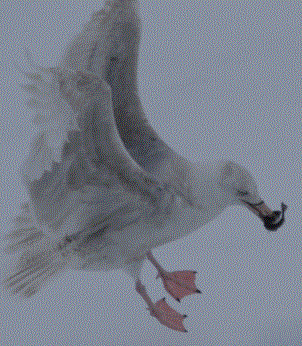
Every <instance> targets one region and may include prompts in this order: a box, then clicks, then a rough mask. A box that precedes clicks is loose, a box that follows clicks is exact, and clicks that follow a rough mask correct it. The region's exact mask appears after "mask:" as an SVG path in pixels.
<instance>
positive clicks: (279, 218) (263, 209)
mask: <svg viewBox="0 0 302 346" xmlns="http://www.w3.org/2000/svg"><path fill="white" fill-rule="evenodd" d="M241 201H242V202H243V204H244V205H245V206H246V207H247V208H248V209H249V210H250V211H251V212H253V213H254V214H256V215H257V216H258V217H259V218H260V219H261V220H262V222H263V223H264V227H265V228H266V229H268V230H269V231H276V230H277V229H278V228H279V227H280V226H281V225H282V224H283V222H284V220H285V218H284V213H285V210H286V209H287V205H285V204H284V203H281V211H280V210H275V211H272V210H271V209H270V208H269V207H268V206H267V205H266V204H265V203H264V201H260V202H259V203H249V202H247V201H245V200H243V199H242V200H241Z"/></svg>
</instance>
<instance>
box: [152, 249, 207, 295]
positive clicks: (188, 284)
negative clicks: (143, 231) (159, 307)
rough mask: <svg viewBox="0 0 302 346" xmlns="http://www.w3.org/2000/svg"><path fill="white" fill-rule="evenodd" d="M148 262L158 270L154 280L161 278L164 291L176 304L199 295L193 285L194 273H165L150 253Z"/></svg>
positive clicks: (187, 271) (184, 271)
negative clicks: (191, 296) (187, 297)
mask: <svg viewBox="0 0 302 346" xmlns="http://www.w3.org/2000/svg"><path fill="white" fill-rule="evenodd" d="M147 258H148V260H149V261H150V262H151V263H152V264H153V265H154V267H155V268H156V269H157V270H158V275H157V277H156V278H161V279H162V281H163V284H164V287H165V289H166V291H167V292H168V293H169V294H170V295H171V296H172V297H173V298H174V299H175V300H177V301H178V302H180V299H182V298H183V297H185V296H188V295H190V294H193V293H201V292H200V291H199V290H198V289H197V287H196V285H195V274H196V272H195V271H191V270H183V271H175V272H172V273H170V272H167V271H166V270H165V269H164V268H163V267H162V266H161V265H160V264H159V263H158V262H157V261H156V259H155V258H154V257H153V255H152V253H151V251H149V252H148V253H147Z"/></svg>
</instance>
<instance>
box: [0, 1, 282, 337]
mask: <svg viewBox="0 0 302 346" xmlns="http://www.w3.org/2000/svg"><path fill="white" fill-rule="evenodd" d="M140 31H141V24H140V18H139V9H138V2H137V1H134V0H112V1H107V2H106V3H105V5H104V8H103V9H102V10H100V11H98V12H96V13H94V14H93V16H92V18H91V20H90V21H89V22H88V23H87V24H86V25H85V26H84V28H83V30H82V31H81V32H80V33H79V34H78V35H77V36H76V37H75V39H74V40H73V41H72V43H71V44H70V46H69V48H68V49H67V50H66V52H65V54H64V55H63V57H62V59H61V61H60V63H59V64H58V65H57V66H55V67H48V68H46V67H41V66H38V65H36V64H34V63H32V67H33V68H34V71H31V72H24V71H23V73H24V74H25V76H26V78H27V79H28V83H27V84H25V85H23V86H22V88H23V89H24V90H25V91H26V93H27V95H28V100H27V105H28V107H29V108H30V109H31V110H32V111H33V115H34V119H33V123H34V124H35V126H37V128H38V130H39V133H38V135H37V136H36V137H35V138H34V140H33V141H32V143H31V147H30V151H29V154H28V156H27V158H26V160H25V162H24V163H23V165H22V169H21V173H22V178H23V181H24V184H25V186H26V188H27V191H28V195H29V200H28V201H27V202H25V203H23V204H22V205H21V212H20V214H19V215H18V216H17V217H16V218H15V220H14V228H13V229H12V231H11V232H10V233H9V234H8V235H7V240H8V244H7V251H11V252H16V253H18V254H19V257H18V259H17V262H16V263H10V262H9V263H8V264H9V266H8V273H7V275H6V277H5V278H4V280H3V284H4V286H5V288H7V289H8V290H9V291H10V292H11V293H12V294H17V295H20V296H23V297H30V296H32V295H34V294H35V293H36V292H37V291H38V290H39V289H40V288H41V287H43V286H44V285H45V283H46V282H48V281H49V280H50V279H51V278H54V277H55V276H56V275H58V274H59V273H61V272H62V271H63V270H67V269H77V270H100V271H104V270H112V269H117V268H119V269H124V270H125V271H126V272H127V273H128V274H130V275H131V276H132V277H133V278H134V280H135V283H136V284H135V288H136V291H137V292H138V294H139V295H140V296H141V297H142V298H143V300H144V301H145V303H146V304H147V306H148V310H149V311H150V314H151V316H154V317H155V318H157V320H158V321H159V322H160V323H161V324H163V325H165V326H166V327H168V328H171V329H173V330H176V331H180V332H186V331H187V330H186V328H185V327H184V324H183V320H184V318H185V317H186V315H182V314H180V313H179V312H177V311H176V310H174V309H173V308H172V307H170V306H169V305H168V303H167V302H166V301H165V299H164V298H163V299H160V300H159V301H157V302H156V303H154V302H152V300H151V298H150V297H149V295H148V293H147V290H146V287H145V286H144V285H143V283H142V282H141V280H140V272H141V268H142V264H143V262H144V260H145V259H146V258H147V259H148V260H149V261H150V262H151V263H152V264H153V265H154V266H155V268H156V269H157V271H158V277H159V278H161V280H162V282H163V285H164V287H165V289H166V291H167V292H168V293H169V294H170V295H171V296H172V297H173V298H174V299H175V300H177V301H180V300H181V299H183V298H184V297H186V296H190V295H192V294H194V293H200V291H199V290H198V289H197V287H196V285H195V279H196V272H195V271H192V270H180V271H175V272H169V271H167V270H165V269H164V268H163V267H162V266H161V265H160V264H159V262H158V261H157V260H156V259H155V258H154V256H153V254H152V252H151V250H152V249H154V248H156V247H158V246H161V245H164V244H166V243H169V242H172V241H174V240H176V239H180V238H183V237H185V236H186V235H188V234H190V233H191V232H195V231H198V230H199V229H200V228H201V227H202V226H203V225H205V224H206V223H208V222H210V221H211V220H213V219H214V218H215V217H216V216H218V215H220V214H221V213H222V212H223V210H225V208H227V207H229V206H232V205H241V206H244V207H246V208H248V209H249V210H250V211H251V212H252V213H254V214H255V215H256V216H257V217H258V218H259V219H260V220H261V221H262V222H263V223H264V227H265V228H266V229H268V230H270V231H275V230H277V229H278V228H279V227H280V226H281V225H282V224H283V222H284V212H285V210H286V205H285V204H283V203H282V204H281V211H273V210H271V209H270V208H269V207H268V206H266V204H265V203H264V201H263V200H262V198H261V197H260V196H259V194H258V191H257V184H256V182H255V179H254V178H253V177H252V176H251V174H250V173H249V172H248V171H247V170H246V169H245V168H243V167H242V166H240V165H238V164H237V163H235V162H233V161H230V160H221V161H216V162H208V161H206V160H205V161H204V162H198V163H194V162H191V161H189V160H188V159H186V158H184V157H182V156H180V155H179V154H177V153H176V152H175V151H174V150H173V149H172V148H170V147H169V146H168V145H167V144H166V143H165V142H164V141H163V140H162V139H161V138H160V137H159V136H158V134H157V133H156V131H155V130H154V129H153V128H152V126H151V125H150V123H149V122H148V120H147V118H146V116H145V112H144V110H143V106H142V104H141V101H140V98H139V93H138V86H137V62H138V49H139V40H140Z"/></svg>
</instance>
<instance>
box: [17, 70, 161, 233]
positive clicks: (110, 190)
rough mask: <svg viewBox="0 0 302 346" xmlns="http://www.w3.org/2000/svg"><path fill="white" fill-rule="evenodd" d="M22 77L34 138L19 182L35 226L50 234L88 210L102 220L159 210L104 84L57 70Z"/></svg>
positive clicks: (152, 182)
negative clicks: (136, 208) (93, 208)
mask: <svg viewBox="0 0 302 346" xmlns="http://www.w3.org/2000/svg"><path fill="white" fill-rule="evenodd" d="M27 77H28V78H29V79H30V80H31V83H30V84H27V85H25V86H23V88H24V89H25V90H26V91H27V92H28V93H29V94H30V95H31V96H30V97H31V98H30V99H29V101H28V104H29V106H30V107H31V108H33V109H34V111H35V113H36V117H35V123H36V124H37V126H38V128H39V129H40V133H39V134H38V136H37V137H36V138H35V140H34V141H33V143H32V146H31V150H30V154H29V156H28V158H27V160H26V162H25V163H24V165H23V168H22V176H23V179H24V182H25V184H26V186H27V188H28V191H29V194H30V203H31V208H32V210H33V212H34V214H35V218H36V219H37V221H38V222H39V224H42V225H45V227H46V228H47V229H50V230H56V231H57V230H59V229H61V228H62V225H63V224H64V222H66V220H67V219H68V217H69V216H70V215H72V214H76V211H77V210H80V209H81V210H83V206H84V205H85V208H84V210H86V212H87V210H90V209H89V208H90V207H88V209H87V208H86V207H87V205H89V204H90V205H93V204H94V205H96V204H97V205H98V212H100V210H101V211H102V213H105V214H106V213H107V214H108V213H112V211H114V210H117V209H119V208H120V206H121V205H123V206H125V205H128V209H129V205H132V206H133V205H134V204H135V205H141V206H145V205H146V204H148V205H149V207H150V208H154V207H155V206H156V205H158V203H159V201H160V199H161V196H162V189H161V186H160V185H159V183H158V182H157V181H156V179H154V178H153V177H152V176H150V174H149V173H148V172H146V171H145V170H144V169H143V168H142V167H141V166H140V165H139V164H137V162H136V161H135V160H134V159H133V158H132V157H131V155H130V154H129V153H128V152H127V150H126V149H125V147H124V145H123V142H122V141H121V139H120V136H119V134H118V131H117V129H116V126H115V120H114V114H113V106H112V96H111V89H110V87H109V86H108V84H107V83H106V82H105V81H103V80H102V79H101V78H99V77H98V76H96V75H94V74H92V73H90V72H80V71H78V72H74V71H72V70H67V69H65V70H63V69H60V68H52V69H42V68H41V69H40V71H39V73H34V74H27ZM110 201H111V202H110ZM130 209H131V208H130Z"/></svg>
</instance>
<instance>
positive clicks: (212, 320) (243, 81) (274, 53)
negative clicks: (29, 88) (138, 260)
mask: <svg viewBox="0 0 302 346" xmlns="http://www.w3.org/2000/svg"><path fill="white" fill-rule="evenodd" d="M101 6H102V2H99V1H96V0H95V1H92V0H90V1H89V0H85V1H40V0H39V1H36V0H34V1H16V0H13V1H12V0H2V1H1V13H0V28H1V33H0V40H1V43H0V45H1V60H2V62H1V132H2V134H1V139H2V151H1V166H2V174H1V181H2V186H1V195H2V201H1V212H2V221H1V222H2V224H1V232H2V234H4V233H5V232H7V231H8V230H9V228H10V226H11V224H12V223H11V218H12V217H13V216H14V215H15V214H16V213H17V212H18V210H19V204H20V202H21V201H24V200H26V198H27V197H26V191H25V189H24V187H23V185H22V183H21V179H20V176H19V172H18V170H19V167H20V163H21V162H22V160H24V157H25V155H26V154H27V152H28V149H29V142H30V138H32V135H33V129H32V127H31V125H30V118H31V115H30V112H29V111H28V110H27V109H26V108H25V106H24V95H23V94H22V93H21V92H20V88H19V87H18V83H21V82H23V79H22V76H21V75H20V73H19V72H17V71H16V70H15V69H14V64H13V60H15V61H18V62H19V64H20V65H21V66H23V67H26V60H25V58H24V48H26V47H29V48H30V51H31V52H32V53H33V55H34V56H35V58H36V61H37V62H38V63H40V64H43V65H44V66H51V65H52V66H53V65H55V64H56V62H57V61H58V58H59V57H60V56H61V54H62V52H63V50H64V49H65V47H66V46H67V45H68V44H69V42H70V39H71V37H73V36H74V35H75V34H76V33H77V32H79V30H80V29H81V27H82V24H83V23H85V22H86V21H87V20H88V19H89V18H90V16H91V13H92V12H93V11H95V10H98V9H100V7H101ZM140 7H141V17H142V22H143V34H142V40H141V49H140V59H139V86H140V95H141V98H142V102H143V104H144V106H145V110H146V113H147V115H148V118H149V119H150V121H151V123H152V124H153V125H154V127H155V128H156V130H157V131H158V133H159V134H160V135H161V136H162V138H163V139H164V140H165V141H167V142H168V143H169V145H171V147H172V148H173V149H175V150H176V151H177V152H178V153H180V154H182V155H184V156H186V157H188V158H190V159H192V160H202V159H203V157H207V158H213V159H214V158H217V157H224V158H231V159H233V160H235V161H237V162H238V163H240V164H242V165H244V166H245V167H247V168H248V169H249V170H250V171H251V172H252V174H253V175H254V176H255V178H256V180H257V182H258V184H259V191H260V193H261V195H262V197H263V198H264V200H265V201H266V203H267V205H268V206H270V207H271V208H273V209H277V208H280V203H281V201H284V202H286V203H287V204H288V206H289V208H288V211H287V215H286V216H287V218H286V223H285V225H284V226H283V227H282V228H281V229H279V230H278V232H276V233H274V232H271V233H270V232H268V231H266V230H265V229H264V227H263V225H262V224H261V223H260V222H259V220H258V219H256V218H255V217H254V216H253V215H252V214H251V213H250V212H249V211H247V210H244V209H243V208H239V207H233V208H229V209H228V210H226V211H225V212H224V213H223V214H222V215H221V216H220V217H219V218H217V219H216V220H215V221H214V222H212V223H210V224H208V225H207V226H205V227H203V228H202V230H200V231H198V232H196V233H194V234H192V235H190V236H189V237H187V238H186V239H182V240H179V241H176V242H173V243H172V244H169V245H166V246H163V247H161V248H159V249H157V250H156V251H154V255H155V256H156V257H157V259H158V260H159V261H160V262H161V263H162V264H163V266H164V267H166V268H167V269H169V270H179V269H194V270H197V271H198V275H197V286H198V288H199V289H200V290H202V292H203V294H201V295H192V296H190V297H186V298H185V299H184V300H183V301H182V302H181V304H178V303H177V302H175V301H173V300H172V298H170V297H168V295H167V293H166V292H165V291H164V289H163V286H162V283H161V282H160V281H156V280H155V276H156V271H155V269H154V268H153V267H152V266H151V265H150V264H149V263H146V264H145V266H144V268H143V271H142V280H143V282H144V283H145V284H146V286H147V289H148V291H149V293H150V295H151V297H152V299H153V300H157V299H160V298H162V297H163V296H166V297H167V301H168V303H169V304H170V305H171V306H173V307H174V308H175V309H177V310H178V311H179V312H181V313H186V314H187V315H188V318H187V319H186V320H185V323H184V324H185V325H186V327H187V329H188V330H189V332H188V333H184V334H182V333H178V332H174V331H172V330H169V329H167V328H166V327H164V326H162V325H160V324H159V323H158V322H157V320H156V319H155V318H152V317H151V316H150V315H149V313H148V311H147V310H146V309H145V304H144V302H143V301H142V299H141V298H140V297H139V296H138V295H137V294H136V292H135V290H134V282H133V281H132V279H131V278H129V277H128V276H127V275H126V274H124V273H123V272H122V271H114V272H109V273H102V272H100V273H81V272H67V273H66V274H64V275H63V276H62V277H61V279H60V280H59V281H56V282H54V283H52V284H50V285H49V286H48V287H47V288H46V289H45V290H44V291H42V292H41V293H39V294H38V295H37V296H36V297H34V298H32V299H31V300H30V301H27V302H14V301H10V300H7V299H5V298H4V296H3V294H2V292H1V304H0V321H1V325H0V335H1V336H0V338H1V341H0V343H1V345H8V346H10V345H24V346H25V345H31V346H33V345H39V346H42V345H76V346H77V345H89V346H90V345H133V346H136V345H140V346H144V345H163V346H165V345H204V346H208V345H209V346H210V345H213V346H220V345H230V346H233V345H236V346H237V345H244V346H246V345H248V346H249V345H264V346H269V345H278V346H298V345H301V344H302V329H301V327H302V322H301V318H302V313H301V307H302V294H301V277H302V275H301V274H302V269H301V264H302V255H301V251H302V246H301V244H302V236H301V216H302V215H301V196H302V193H301V128H302V126H301V72H300V71H301V22H300V21H299V20H301V2H300V1H289V0H288V1H275V0H270V1H242V0H241V1H213V0H211V1H197V0H189V1H188V0H177V1H172V0H170V1H167V0H158V1H154V0H148V1H147V0H141V6H140ZM299 18H300V19H299ZM0 259H1V261H2V265H1V266H3V263H4V261H7V260H9V259H8V258H6V257H5V256H4V255H3V254H2V255H1V257H0ZM10 260H11V259H10Z"/></svg>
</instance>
